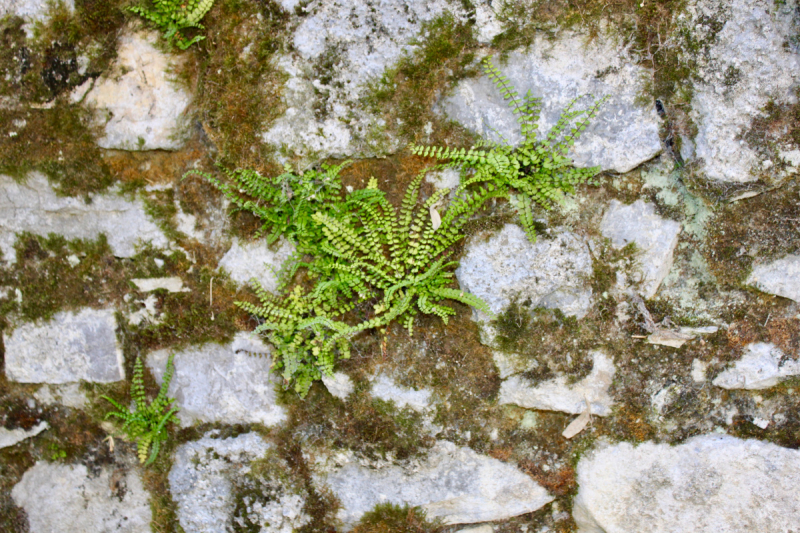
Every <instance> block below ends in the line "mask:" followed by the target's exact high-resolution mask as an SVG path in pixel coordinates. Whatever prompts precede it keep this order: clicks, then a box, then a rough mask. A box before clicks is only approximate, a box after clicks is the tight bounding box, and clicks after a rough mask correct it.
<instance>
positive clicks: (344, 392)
mask: <svg viewBox="0 0 800 533" xmlns="http://www.w3.org/2000/svg"><path fill="white" fill-rule="evenodd" d="M322 383H323V384H324V385H325V388H326V389H328V392H330V393H331V394H332V395H334V396H335V397H337V398H339V399H340V400H345V399H347V397H348V396H350V393H352V392H353V390H354V389H355V386H354V385H353V380H351V379H350V376H348V375H347V374H345V373H344V372H334V373H333V376H331V377H328V376H322Z"/></svg>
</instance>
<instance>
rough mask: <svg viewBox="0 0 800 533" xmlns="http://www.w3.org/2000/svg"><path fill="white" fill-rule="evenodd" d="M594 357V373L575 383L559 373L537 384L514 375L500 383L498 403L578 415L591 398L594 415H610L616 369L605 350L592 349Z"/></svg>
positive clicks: (584, 409)
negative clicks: (569, 382)
mask: <svg viewBox="0 0 800 533" xmlns="http://www.w3.org/2000/svg"><path fill="white" fill-rule="evenodd" d="M592 358H593V359H594V366H593V367H592V372H591V373H590V374H589V375H588V376H586V377H585V378H583V379H582V380H580V381H578V382H577V383H575V384H572V385H569V384H568V383H567V377H566V376H559V377H557V378H555V379H552V380H549V381H545V382H544V383H541V384H539V385H537V386H531V385H530V384H529V383H528V382H527V381H526V380H525V379H524V378H522V377H520V376H512V377H511V378H509V379H507V380H506V381H504V382H503V384H502V385H501V386H500V395H499V397H498V403H499V404H500V405H503V404H509V403H511V404H515V405H519V406H520V407H525V408H526V409H543V410H547V411H561V412H563V413H571V414H575V415H577V414H581V413H583V412H584V411H586V401H587V400H588V401H589V403H590V405H591V413H592V414H593V415H598V416H608V415H609V414H611V407H612V405H613V403H614V400H613V399H612V398H611V396H610V395H609V394H608V388H609V387H610V386H611V382H612V380H613V379H614V374H615V372H616V368H615V367H614V362H613V361H612V360H611V358H609V357H608V356H607V355H605V354H604V353H603V352H592Z"/></svg>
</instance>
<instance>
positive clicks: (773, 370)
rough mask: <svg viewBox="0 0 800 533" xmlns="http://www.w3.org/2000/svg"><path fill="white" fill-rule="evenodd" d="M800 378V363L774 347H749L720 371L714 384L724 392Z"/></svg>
mask: <svg viewBox="0 0 800 533" xmlns="http://www.w3.org/2000/svg"><path fill="white" fill-rule="evenodd" d="M798 375H800V361H798V360H796V359H795V358H794V357H791V356H789V357H787V356H786V355H785V354H784V353H783V352H782V351H781V350H780V348H777V347H776V346H775V345H774V344H770V343H764V342H757V343H753V344H748V345H747V346H746V347H745V353H744V355H742V357H741V359H739V360H738V361H736V362H735V363H734V364H733V367H732V368H730V369H728V370H725V371H723V372H721V373H720V374H719V375H718V376H717V377H716V378H714V380H713V381H712V383H713V384H714V385H715V386H716V387H722V388H723V389H748V390H759V389H768V388H770V387H774V386H775V385H777V384H778V383H780V382H781V381H783V380H784V379H786V378H789V377H792V376H798Z"/></svg>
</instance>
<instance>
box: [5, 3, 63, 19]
mask: <svg viewBox="0 0 800 533" xmlns="http://www.w3.org/2000/svg"><path fill="white" fill-rule="evenodd" d="M63 1H64V5H65V6H66V8H67V9H68V10H69V11H71V12H74V11H75V2H74V0H63ZM49 4H50V2H48V1H47V0H0V18H2V17H5V16H6V15H16V16H18V17H22V18H23V19H26V20H31V21H33V20H35V21H41V22H44V21H45V20H46V19H47V12H48V10H49Z"/></svg>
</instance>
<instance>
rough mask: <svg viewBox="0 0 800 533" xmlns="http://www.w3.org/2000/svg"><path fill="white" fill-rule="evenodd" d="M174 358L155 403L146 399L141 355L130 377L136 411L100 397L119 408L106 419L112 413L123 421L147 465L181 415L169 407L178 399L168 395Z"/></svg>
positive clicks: (169, 361) (140, 456)
mask: <svg viewBox="0 0 800 533" xmlns="http://www.w3.org/2000/svg"><path fill="white" fill-rule="evenodd" d="M173 357H174V355H170V356H169V360H168V361H167V369H166V372H165V373H164V382H163V383H162V384H161V388H160V389H159V391H158V395H156V397H155V399H154V400H153V401H152V402H150V403H148V402H147V395H146V394H145V390H144V366H143V365H142V359H141V358H138V357H137V358H136V363H134V365H133V379H132V380H131V397H132V399H133V404H134V409H133V411H131V410H130V409H128V408H126V407H123V406H122V405H120V404H119V403H117V402H116V401H114V400H112V399H111V398H109V397H108V396H101V398H105V399H106V400H108V401H109V402H111V404H112V405H114V407H116V408H117V410H116V411H112V412H110V413H108V414H107V415H106V419H108V418H110V417H112V416H113V417H116V418H119V419H120V420H122V421H123V424H122V430H123V431H124V432H125V433H126V434H127V436H128V438H129V439H131V440H135V441H136V450H137V452H138V455H139V462H140V463H145V464H146V465H149V464H151V463H152V462H153V461H155V459H156V456H157V455H158V451H159V448H160V447H161V443H162V442H163V441H165V440H166V439H167V437H168V435H167V427H166V426H167V423H168V422H176V423H177V422H178V418H177V417H176V416H175V413H176V412H177V411H178V408H177V407H173V408H171V409H170V408H169V406H170V404H171V403H172V402H174V401H175V399H174V398H168V397H167V389H169V383H170V381H172V374H173V373H174V372H175V367H174V365H173V364H172V358H173ZM148 455H149V457H148Z"/></svg>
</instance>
